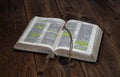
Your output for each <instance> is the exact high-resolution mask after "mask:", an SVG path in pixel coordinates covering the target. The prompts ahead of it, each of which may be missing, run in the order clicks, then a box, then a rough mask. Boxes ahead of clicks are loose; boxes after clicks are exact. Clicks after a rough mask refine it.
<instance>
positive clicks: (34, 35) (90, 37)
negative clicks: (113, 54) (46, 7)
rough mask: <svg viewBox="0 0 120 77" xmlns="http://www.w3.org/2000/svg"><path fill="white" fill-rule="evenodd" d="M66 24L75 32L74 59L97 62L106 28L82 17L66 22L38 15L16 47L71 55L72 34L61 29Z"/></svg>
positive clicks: (73, 37) (59, 54) (65, 55)
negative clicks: (103, 29) (84, 20)
mask: <svg viewBox="0 0 120 77" xmlns="http://www.w3.org/2000/svg"><path fill="white" fill-rule="evenodd" d="M64 25H65V26H66V27H67V28H68V29H69V30H70V32H71V34H72V39H73V50H72V55H71V58H74V59H78V60H85V61H90V62H96V60H97V56H98V51H99V46H100V42H101V38H102V34H103V31H102V30H101V29H100V27H99V26H98V25H95V24H91V23H87V22H83V21H79V20H69V21H67V22H65V21H64V20H62V19H59V18H46V17H37V16H35V17H34V18H33V19H32V20H31V21H30V22H29V24H28V26H27V28H26V29H25V31H24V33H23V34H22V36H21V37H20V38H19V40H18V41H17V42H16V44H15V46H14V48H15V49H19V50H23V51H31V52H39V53H46V54H50V55H52V56H54V55H56V56H64V57H69V56H68V54H69V47H70V36H69V34H68V32H67V31H66V30H62V28H63V26H64Z"/></svg>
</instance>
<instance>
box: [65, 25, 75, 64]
mask: <svg viewBox="0 0 120 77" xmlns="http://www.w3.org/2000/svg"><path fill="white" fill-rule="evenodd" d="M63 29H65V30H66V31H67V32H68V34H69V36H70V47H69V54H68V56H69V61H70V62H71V56H72V50H73V39H72V34H71V32H70V30H69V29H68V28H67V27H66V26H65V25H64V26H63Z"/></svg>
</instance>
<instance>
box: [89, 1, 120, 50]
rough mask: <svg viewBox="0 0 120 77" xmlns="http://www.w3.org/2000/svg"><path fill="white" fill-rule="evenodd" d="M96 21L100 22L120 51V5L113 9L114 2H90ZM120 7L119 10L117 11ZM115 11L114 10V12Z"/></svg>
mask: <svg viewBox="0 0 120 77" xmlns="http://www.w3.org/2000/svg"><path fill="white" fill-rule="evenodd" d="M89 3H90V5H91V7H92V9H93V12H94V13H95V15H96V19H98V20H99V22H100V23H101V25H102V27H104V29H105V32H106V33H107V35H108V36H109V38H110V39H111V42H112V43H113V44H114V45H115V46H116V47H118V48H119V49H120V46H119V45H120V33H119V30H120V7H119V6H120V3H119V1H118V2H117V4H116V7H115V6H114V7H113V4H114V1H113V2H111V1H89ZM114 5H115V4H114ZM118 7H119V9H117V8H118ZM112 9H114V10H112Z"/></svg>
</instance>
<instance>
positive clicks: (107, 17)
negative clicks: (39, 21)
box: [0, 0, 120, 77]
mask: <svg viewBox="0 0 120 77" xmlns="http://www.w3.org/2000/svg"><path fill="white" fill-rule="evenodd" d="M34 16H43V17H55V18H62V19H64V20H66V21H67V20H69V19H77V20H82V21H86V22H91V23H95V24H98V25H99V26H100V27H101V28H102V29H103V31H104V35H103V39H102V42H101V47H100V53H99V57H98V61H97V62H96V63H89V62H84V61H78V60H72V62H71V63H70V64H68V62H67V59H66V58H63V57H56V58H55V59H53V60H51V61H50V62H49V64H45V57H46V55H43V54H38V53H28V52H18V51H17V50H14V49H13V46H14V44H15V43H16V41H17V40H18V38H19V37H20V35H21V34H22V32H23V31H24V29H25V28H26V26H27V24H28V22H29V21H30V19H31V18H33V17H34ZM0 35H1V36H0V77H120V0H0Z"/></svg>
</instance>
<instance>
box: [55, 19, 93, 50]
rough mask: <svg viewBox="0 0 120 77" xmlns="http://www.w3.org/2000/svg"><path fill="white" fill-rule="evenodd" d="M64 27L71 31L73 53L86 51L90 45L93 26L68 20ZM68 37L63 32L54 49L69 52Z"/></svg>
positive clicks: (65, 32)
mask: <svg viewBox="0 0 120 77" xmlns="http://www.w3.org/2000/svg"><path fill="white" fill-rule="evenodd" d="M66 27H67V28H68V29H69V30H70V31H71V33H72V37H73V51H87V49H88V45H89V43H90V39H91V34H92V30H93V26H92V25H91V24H88V23H85V22H82V21H77V20H69V21H68V22H67V23H66ZM69 46H70V37H69V34H68V33H67V31H65V30H64V31H63V33H62V36H61V39H60V41H59V43H58V46H57V48H56V49H61V48H62V49H66V50H69Z"/></svg>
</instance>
